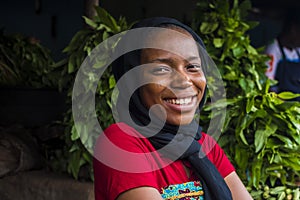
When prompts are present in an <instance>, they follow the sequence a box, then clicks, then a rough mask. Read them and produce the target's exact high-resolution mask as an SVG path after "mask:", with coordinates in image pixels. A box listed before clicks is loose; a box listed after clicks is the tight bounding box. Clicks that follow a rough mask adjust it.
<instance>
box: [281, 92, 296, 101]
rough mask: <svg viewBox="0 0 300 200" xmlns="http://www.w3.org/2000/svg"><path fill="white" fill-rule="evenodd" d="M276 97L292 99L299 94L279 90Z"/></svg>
mask: <svg viewBox="0 0 300 200" xmlns="http://www.w3.org/2000/svg"><path fill="white" fill-rule="evenodd" d="M278 97H279V98H281V99H285V100H289V99H294V98H296V97H300V94H294V93H292V92H281V93H279V94H278Z"/></svg>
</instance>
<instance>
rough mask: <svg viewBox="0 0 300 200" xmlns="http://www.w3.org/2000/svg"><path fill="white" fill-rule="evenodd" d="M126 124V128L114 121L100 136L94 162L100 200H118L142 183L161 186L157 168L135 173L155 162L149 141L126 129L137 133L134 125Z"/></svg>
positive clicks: (96, 185) (95, 185)
mask: <svg viewBox="0 0 300 200" xmlns="http://www.w3.org/2000/svg"><path fill="white" fill-rule="evenodd" d="M123 128H125V129H126V130H125V131H124V130H123V129H122V130H121V129H120V127H119V126H118V125H112V126H110V127H109V128H108V129H107V130H105V134H104V135H101V137H99V139H98V140H97V145H96V148H95V151H94V163H93V167H94V178H95V181H94V187H95V199H96V200H114V199H116V198H117V197H118V196H119V195H120V194H121V193H122V192H125V191H127V190H129V189H133V188H137V187H142V186H149V187H155V188H157V185H156V179H155V175H154V173H153V172H152V171H153V170H151V169H149V172H139V173H135V170H137V171H140V169H143V168H144V169H147V167H148V168H149V166H151V159H150V158H149V157H147V155H146V154H145V152H148V151H149V149H148V148H147V146H148V143H149V142H148V141H147V140H143V139H141V138H140V139H137V138H136V137H133V136H130V135H128V134H127V133H125V132H131V134H135V132H134V130H131V129H130V127H128V126H123ZM115 148H116V149H118V148H120V149H122V151H119V150H120V149H119V150H116V149H115ZM135 154H136V156H135ZM145 171H147V170H145Z"/></svg>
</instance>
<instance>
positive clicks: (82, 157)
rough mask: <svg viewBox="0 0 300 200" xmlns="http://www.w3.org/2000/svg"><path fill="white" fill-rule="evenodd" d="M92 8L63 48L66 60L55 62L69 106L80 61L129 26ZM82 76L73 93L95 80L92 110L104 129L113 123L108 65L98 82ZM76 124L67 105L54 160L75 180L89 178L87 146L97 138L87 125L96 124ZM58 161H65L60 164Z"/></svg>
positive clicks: (92, 76)
mask: <svg viewBox="0 0 300 200" xmlns="http://www.w3.org/2000/svg"><path fill="white" fill-rule="evenodd" d="M95 9H96V12H97V15H96V16H95V17H94V18H93V19H89V18H86V17H83V18H84V20H85V22H86V24H87V25H88V27H87V28H84V29H82V30H80V31H79V32H77V33H76V34H75V36H74V37H73V38H72V40H71V42H70V43H69V45H68V46H67V47H66V48H65V49H64V53H66V54H67V59H66V60H62V61H61V62H59V63H58V64H57V65H58V66H59V67H58V68H60V70H61V73H62V79H61V80H60V81H59V86H60V88H61V89H67V90H68V96H69V98H68V104H69V105H70V107H71V98H72V90H73V83H74V80H75V77H76V74H77V73H78V70H79V68H80V66H81V64H82V63H83V61H84V60H85V59H86V57H87V56H89V55H91V53H92V51H93V49H94V48H95V47H96V46H97V45H99V44H100V43H101V42H102V41H103V40H105V39H107V38H108V37H110V36H112V35H115V34H117V33H120V32H122V31H124V30H127V29H128V25H127V22H126V20H125V18H123V17H120V18H119V20H116V19H115V18H113V17H112V16H111V15H110V14H109V13H108V12H107V11H106V10H104V9H103V8H101V7H95ZM100 62H101V59H100ZM92 67H93V68H95V69H96V68H97V67H99V66H97V63H96V64H95V65H93V66H92ZM83 77H85V78H83V79H84V80H83V81H84V82H83V85H84V86H83V87H84V88H82V93H80V94H76V95H78V96H80V95H85V94H87V93H88V92H92V91H91V85H90V84H91V83H93V81H96V82H97V85H98V87H97V90H96V97H95V99H96V104H95V111H96V114H97V116H101V120H99V123H100V125H101V127H102V128H103V129H104V128H106V127H108V125H110V124H111V123H113V117H112V114H111V103H110V101H111V93H112V90H113V88H114V86H115V81H114V78H113V76H112V73H111V68H108V69H106V71H105V72H104V74H103V75H102V76H101V79H100V80H99V81H98V80H97V77H98V74H96V72H93V71H90V72H83ZM91 80H92V81H91ZM82 104H83V105H78V106H79V107H82V106H84V105H85V103H82ZM78 109H79V108H78ZM86 115H88V113H86ZM77 123H78V124H77V125H78V126H76V128H75V124H74V120H73V116H72V110H71V108H70V109H69V110H68V112H67V113H66V114H65V119H64V124H65V126H66V128H65V137H64V140H65V142H66V145H65V146H64V150H63V152H61V153H60V154H59V157H58V158H59V160H58V162H55V163H56V167H55V168H56V169H57V168H59V167H65V168H66V169H65V170H66V171H67V172H68V173H70V174H72V176H73V177H74V178H76V179H77V178H80V177H81V174H82V173H84V174H89V175H88V177H86V176H85V177H84V178H87V179H92V178H93V172H92V155H90V153H89V151H88V149H92V148H93V142H94V141H95V140H96V138H95V137H93V136H91V133H90V132H91V129H90V127H95V126H96V125H95V124H90V123H88V124H87V123H86V122H84V121H82V122H81V121H79V122H78V121H77ZM78 129H80V130H78ZM95 131H97V130H95ZM98 131H99V130H98ZM79 132H80V135H79ZM62 157H64V160H66V162H62V161H61V158H62ZM59 162H60V163H62V164H63V163H66V164H64V165H62V166H59ZM82 171H85V172H82Z"/></svg>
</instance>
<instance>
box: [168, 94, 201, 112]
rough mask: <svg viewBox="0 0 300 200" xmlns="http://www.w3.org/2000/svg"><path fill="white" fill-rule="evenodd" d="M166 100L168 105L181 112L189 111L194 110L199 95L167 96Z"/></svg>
mask: <svg viewBox="0 0 300 200" xmlns="http://www.w3.org/2000/svg"><path fill="white" fill-rule="evenodd" d="M164 102H165V104H166V106H167V107H169V108H171V109H172V110H176V111H180V112H188V111H191V110H194V108H195V106H196V103H197V96H189V97H183V98H165V99H164Z"/></svg>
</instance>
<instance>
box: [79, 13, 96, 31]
mask: <svg viewBox="0 0 300 200" xmlns="http://www.w3.org/2000/svg"><path fill="white" fill-rule="evenodd" d="M83 19H84V21H85V23H86V24H87V25H89V26H90V27H92V28H94V29H96V28H97V26H98V24H97V23H96V22H94V21H93V20H91V19H89V18H87V17H85V16H83Z"/></svg>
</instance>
